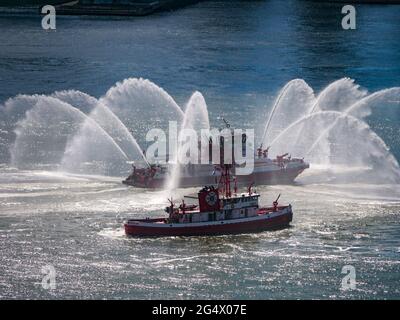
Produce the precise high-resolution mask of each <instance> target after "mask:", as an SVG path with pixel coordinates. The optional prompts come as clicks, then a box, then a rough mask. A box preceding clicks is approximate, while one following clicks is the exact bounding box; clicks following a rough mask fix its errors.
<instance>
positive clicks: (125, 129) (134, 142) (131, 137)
mask: <svg viewBox="0 0 400 320" xmlns="http://www.w3.org/2000/svg"><path fill="white" fill-rule="evenodd" d="M99 106H100V107H101V108H103V110H105V112H106V113H107V114H108V115H109V116H110V117H112V119H113V120H115V121H116V122H117V123H118V124H119V125H120V127H121V128H122V130H123V131H124V132H125V134H126V135H127V137H128V139H129V141H130V142H131V143H132V144H133V145H134V146H135V148H136V149H137V150H139V153H140V155H141V157H142V158H143V160H144V161H145V163H146V165H147V166H148V167H150V163H149V161H148V160H147V158H146V156H145V155H144V154H143V151H142V149H141V148H140V146H139V144H138V143H137V141H136V139H135V138H134V137H133V135H132V133H131V132H130V131H129V130H128V128H127V127H126V126H125V125H124V124H123V122H122V121H121V120H120V119H119V118H118V117H117V116H116V115H115V113H114V112H112V111H111V110H110V108H108V107H107V106H106V105H105V104H104V103H102V102H99Z"/></svg>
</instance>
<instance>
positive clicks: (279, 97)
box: [261, 79, 298, 145]
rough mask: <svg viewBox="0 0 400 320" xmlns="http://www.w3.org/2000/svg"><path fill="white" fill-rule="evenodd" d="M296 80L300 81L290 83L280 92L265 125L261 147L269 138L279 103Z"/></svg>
mask: <svg viewBox="0 0 400 320" xmlns="http://www.w3.org/2000/svg"><path fill="white" fill-rule="evenodd" d="M296 80H298V79H294V80H291V81H289V82H288V83H287V84H286V85H285V86H284V87H283V88H282V90H281V91H280V92H279V95H278V97H277V98H276V99H275V102H274V105H273V107H272V109H271V112H270V114H269V116H268V120H267V124H266V125H265V129H264V133H263V135H262V139H261V145H262V144H263V143H264V140H265V138H266V136H267V133H268V129H269V126H270V124H271V120H272V117H273V116H274V114H275V111H276V109H277V107H278V105H279V102H280V101H281V99H282V97H283V95H284V94H285V93H286V91H287V90H288V88H289V86H290V85H291V83H292V82H293V81H296Z"/></svg>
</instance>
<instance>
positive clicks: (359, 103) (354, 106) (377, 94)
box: [305, 88, 400, 156]
mask: <svg viewBox="0 0 400 320" xmlns="http://www.w3.org/2000/svg"><path fill="white" fill-rule="evenodd" d="M399 90H400V88H390V89H384V90H380V91H378V92H374V93H373V94H370V95H369V96H367V97H364V98H363V99H361V100H360V101H357V102H355V103H353V104H352V105H351V106H350V107H348V108H347V109H346V110H345V111H343V112H342V115H341V116H339V117H337V118H336V119H335V121H334V122H333V123H332V124H331V125H329V126H328V127H327V128H326V129H325V130H324V131H323V132H322V133H321V134H320V135H319V137H318V138H317V140H316V141H315V142H314V143H313V144H312V145H311V147H310V148H309V149H308V151H307V152H306V154H305V155H306V156H307V155H309V154H310V153H311V152H312V151H313V150H314V148H315V147H316V146H317V145H318V143H319V142H320V141H321V139H322V138H323V137H324V136H325V135H327V134H328V133H329V132H330V131H331V130H332V129H333V128H334V127H335V126H336V124H337V123H338V121H339V120H340V119H341V118H344V117H346V115H350V113H351V112H352V111H354V110H355V109H357V108H359V107H360V106H362V105H363V104H365V103H366V102H368V101H371V100H372V101H373V100H376V99H378V98H379V97H381V96H383V95H384V94H386V93H391V92H392V91H399Z"/></svg>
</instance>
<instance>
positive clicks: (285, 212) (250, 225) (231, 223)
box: [124, 205, 293, 237]
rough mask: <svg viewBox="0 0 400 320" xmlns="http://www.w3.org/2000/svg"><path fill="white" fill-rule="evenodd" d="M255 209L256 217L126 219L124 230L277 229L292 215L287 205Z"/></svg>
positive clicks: (149, 233) (209, 232) (139, 233)
mask: <svg viewBox="0 0 400 320" xmlns="http://www.w3.org/2000/svg"><path fill="white" fill-rule="evenodd" d="M272 210H273V209H272V208H263V209H259V214H258V215H257V216H256V217H251V218H240V219H232V220H223V221H212V222H205V223H201V222H200V223H171V224H168V223H166V222H165V219H164V218H158V219H141V220H128V222H127V223H125V225H124V227H125V233H126V235H128V236H131V237H172V236H214V235H227V234H241V233H257V232H262V231H268V230H279V229H283V228H286V227H288V226H289V224H290V222H291V221H292V218H293V213H292V208H291V206H290V205H289V206H285V207H280V208H278V211H277V212H274V211H272Z"/></svg>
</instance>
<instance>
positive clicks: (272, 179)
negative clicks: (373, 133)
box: [122, 165, 309, 188]
mask: <svg viewBox="0 0 400 320" xmlns="http://www.w3.org/2000/svg"><path fill="white" fill-rule="evenodd" d="M308 167H309V166H308V165H307V166H303V167H296V168H284V169H280V170H271V171H264V172H256V173H252V174H250V175H237V176H236V179H237V183H238V185H248V184H250V183H253V182H254V183H255V184H256V185H274V184H293V183H294V180H295V179H296V178H297V176H299V175H300V174H301V173H302V172H303V171H304V170H305V169H307V168H308ZM215 180H216V177H215V176H213V175H211V174H210V175H208V176H192V177H189V176H186V177H181V178H180V180H179V183H178V186H179V187H181V188H190V187H197V186H201V185H211V184H215ZM122 183H124V184H126V185H130V186H134V187H139V188H162V187H164V186H165V179H162V178H154V179H148V180H144V181H136V180H130V179H125V180H123V181H122Z"/></svg>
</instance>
